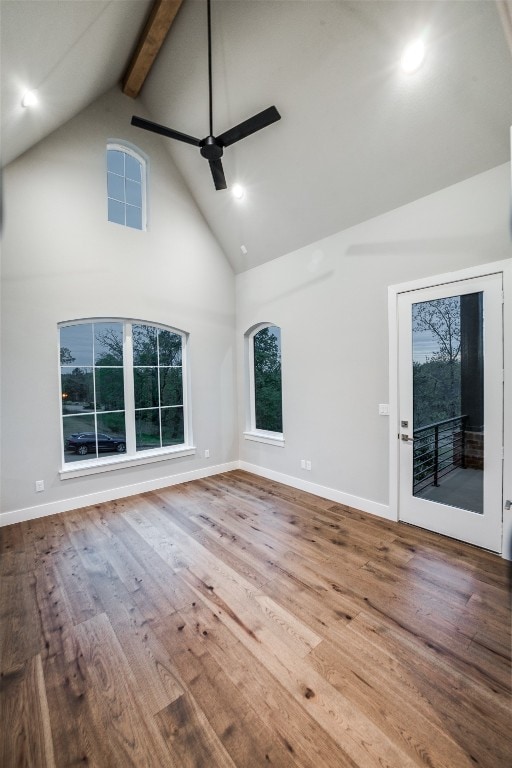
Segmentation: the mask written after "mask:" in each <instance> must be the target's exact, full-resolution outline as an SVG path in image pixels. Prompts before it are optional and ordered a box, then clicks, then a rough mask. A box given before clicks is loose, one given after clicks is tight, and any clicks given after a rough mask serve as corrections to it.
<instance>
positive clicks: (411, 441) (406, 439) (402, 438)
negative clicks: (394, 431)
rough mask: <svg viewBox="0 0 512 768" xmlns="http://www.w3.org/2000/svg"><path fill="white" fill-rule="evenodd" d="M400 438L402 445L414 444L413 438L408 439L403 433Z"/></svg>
mask: <svg viewBox="0 0 512 768" xmlns="http://www.w3.org/2000/svg"><path fill="white" fill-rule="evenodd" d="M400 438H401V440H402V441H403V442H404V443H413V442H414V437H409V435H405V434H403V433H402V434H401V435H400Z"/></svg>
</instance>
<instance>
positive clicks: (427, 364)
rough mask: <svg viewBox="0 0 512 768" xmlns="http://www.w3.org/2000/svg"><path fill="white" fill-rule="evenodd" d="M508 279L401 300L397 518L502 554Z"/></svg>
mask: <svg viewBox="0 0 512 768" xmlns="http://www.w3.org/2000/svg"><path fill="white" fill-rule="evenodd" d="M501 297H502V278H501V275H489V276H486V277H483V278H475V279H471V280H465V281H461V282H458V283H449V284H445V285H441V286H435V287H432V288H426V289H421V290H418V291H410V292H407V293H403V294H400V295H399V299H398V304H399V387H400V408H399V411H400V420H399V432H398V438H399V441H400V498H399V511H400V515H399V516H400V519H401V520H403V521H405V522H409V523H414V524H415V525H419V526H421V527H424V528H428V529H429V530H433V531H437V532H439V533H444V534H446V535H448V536H452V537H454V538H457V539H460V540H463V541H467V542H470V543H473V544H477V545H478V546H481V547H485V548H487V549H492V550H494V551H500V550H501V537H502V522H501V514H502V513H501V509H502V505H501V496H502V435H503V378H502V371H503V345H502V332H503V329H502V298H501Z"/></svg>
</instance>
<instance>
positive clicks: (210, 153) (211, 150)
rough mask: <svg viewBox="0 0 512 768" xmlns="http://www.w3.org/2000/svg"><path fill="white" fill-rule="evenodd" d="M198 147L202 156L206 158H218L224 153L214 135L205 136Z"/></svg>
mask: <svg viewBox="0 0 512 768" xmlns="http://www.w3.org/2000/svg"><path fill="white" fill-rule="evenodd" d="M200 147H201V150H200V151H201V154H202V156H203V157H206V159H207V160H218V159H219V158H220V157H222V155H223V154H224V150H223V148H222V146H221V145H220V144H218V143H217V139H216V138H215V136H207V137H206V139H203V140H202V141H201V144H200Z"/></svg>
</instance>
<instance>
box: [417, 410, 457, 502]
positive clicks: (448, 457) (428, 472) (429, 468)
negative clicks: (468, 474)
mask: <svg viewBox="0 0 512 768" xmlns="http://www.w3.org/2000/svg"><path fill="white" fill-rule="evenodd" d="M467 418H468V417H467V416H466V415H464V416H455V417H454V418H452V419H444V421H438V422H436V423H435V424H428V425H427V426H425V427H420V428H419V429H415V430H414V464H413V493H414V495H417V494H418V493H419V492H420V491H422V490H424V488H427V487H428V486H429V485H439V481H440V480H441V478H443V477H445V476H446V475H448V474H449V473H450V472H453V470H454V469H457V468H458V467H462V468H465V466H466V421H467Z"/></svg>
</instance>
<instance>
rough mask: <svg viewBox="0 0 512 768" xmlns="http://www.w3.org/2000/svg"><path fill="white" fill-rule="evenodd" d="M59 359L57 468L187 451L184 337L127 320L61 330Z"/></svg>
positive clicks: (76, 324) (65, 326)
mask: <svg viewBox="0 0 512 768" xmlns="http://www.w3.org/2000/svg"><path fill="white" fill-rule="evenodd" d="M59 351H60V379H61V400H62V435H63V447H64V456H63V463H64V464H70V463H76V462H84V461H86V462H89V464H90V463H91V461H95V460H96V461H97V460H98V459H100V458H101V459H104V458H105V457H106V456H107V455H110V456H111V457H112V456H114V457H115V456H117V457H118V458H119V454H125V455H126V457H128V458H129V457H134V456H136V455H153V454H155V453H162V452H170V451H172V450H173V449H176V448H179V447H186V446H187V445H188V441H189V439H190V435H189V431H190V430H189V428H188V418H187V413H186V407H187V403H186V400H187V396H186V393H187V387H186V385H185V376H184V363H185V352H186V335H185V334H184V333H183V332H181V331H177V330H174V329H171V328H165V327H162V326H158V325H155V324H150V323H140V322H132V321H128V320H94V321H82V322H74V323H66V324H62V325H61V326H60V350H59Z"/></svg>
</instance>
